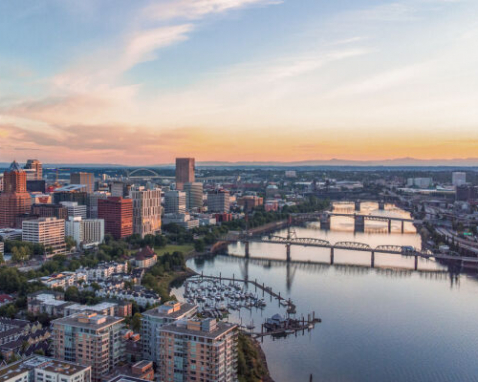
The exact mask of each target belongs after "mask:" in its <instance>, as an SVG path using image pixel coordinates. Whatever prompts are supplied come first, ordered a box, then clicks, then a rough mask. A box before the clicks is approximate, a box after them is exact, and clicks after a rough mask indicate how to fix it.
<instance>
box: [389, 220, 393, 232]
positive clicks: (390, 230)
mask: <svg viewBox="0 0 478 382" xmlns="http://www.w3.org/2000/svg"><path fill="white" fill-rule="evenodd" d="M391 232H392V219H389V220H388V233H391Z"/></svg>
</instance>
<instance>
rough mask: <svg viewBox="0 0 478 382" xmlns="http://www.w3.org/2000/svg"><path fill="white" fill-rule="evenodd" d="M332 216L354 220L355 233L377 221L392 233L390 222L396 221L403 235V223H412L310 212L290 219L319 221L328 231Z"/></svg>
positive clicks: (393, 218)
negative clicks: (366, 223) (385, 224)
mask: <svg viewBox="0 0 478 382" xmlns="http://www.w3.org/2000/svg"><path fill="white" fill-rule="evenodd" d="M333 216H342V217H347V218H352V219H354V230H355V231H356V232H363V231H364V230H365V221H366V220H370V221H379V222H385V223H387V226H388V232H389V233H390V232H392V222H393V221H398V222H401V232H402V233H403V232H404V230H405V222H410V223H413V221H414V220H413V219H408V218H400V217H394V216H383V215H366V214H357V213H355V214H346V213H338V212H330V211H327V212H312V213H305V214H294V215H292V219H293V220H296V221H300V220H316V219H319V220H320V226H321V228H323V229H330V222H331V218H332V217H333Z"/></svg>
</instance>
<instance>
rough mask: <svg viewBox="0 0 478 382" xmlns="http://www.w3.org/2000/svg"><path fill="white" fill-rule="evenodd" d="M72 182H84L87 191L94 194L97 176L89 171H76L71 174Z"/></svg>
mask: <svg viewBox="0 0 478 382" xmlns="http://www.w3.org/2000/svg"><path fill="white" fill-rule="evenodd" d="M70 184H84V185H85V186H86V192H87V193H88V194H92V193H93V191H94V187H95V177H94V176H93V174H91V173H89V172H75V173H72V174H71V175H70Z"/></svg>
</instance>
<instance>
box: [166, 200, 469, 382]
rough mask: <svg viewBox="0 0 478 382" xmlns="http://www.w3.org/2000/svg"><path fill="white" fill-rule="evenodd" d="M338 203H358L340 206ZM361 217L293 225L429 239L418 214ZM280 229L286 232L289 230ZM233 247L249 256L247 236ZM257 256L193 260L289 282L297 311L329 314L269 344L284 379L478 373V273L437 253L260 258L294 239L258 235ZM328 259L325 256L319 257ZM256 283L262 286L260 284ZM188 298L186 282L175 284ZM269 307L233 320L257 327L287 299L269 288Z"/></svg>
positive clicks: (340, 234)
mask: <svg viewBox="0 0 478 382" xmlns="http://www.w3.org/2000/svg"><path fill="white" fill-rule="evenodd" d="M335 209H336V210H337V211H338V212H344V211H348V212H353V211H352V210H350V208H349V207H347V206H336V207H335ZM361 212H362V213H373V214H374V215H376V214H383V215H384V216H396V217H404V218H409V214H408V213H407V212H405V211H402V210H399V209H396V208H394V207H393V206H387V208H386V210H385V211H379V210H378V209H377V205H376V204H375V203H363V204H362V211H361ZM353 228H354V223H353V220H352V219H350V218H347V217H333V218H332V223H331V229H330V230H328V231H325V230H321V229H320V224H319V223H315V222H312V223H308V224H306V225H305V226H301V227H294V229H293V232H292V233H293V234H294V232H295V234H296V235H297V237H311V238H320V239H324V240H328V241H329V242H331V243H335V242H338V241H354V242H360V243H365V244H369V245H370V246H372V247H376V246H377V245H383V244H394V245H405V246H413V247H415V248H420V247H421V238H420V236H419V235H418V234H417V233H416V230H415V228H414V226H413V225H412V224H411V223H406V225H405V232H404V233H402V232H401V227H400V223H399V222H397V223H394V224H393V226H392V232H391V233H388V229H387V226H386V223H383V222H369V221H367V222H366V228H365V232H362V233H354V229H353ZM274 234H275V235H281V236H286V235H287V231H286V230H281V231H279V232H276V233H274ZM229 253H230V254H234V255H238V256H244V247H243V245H241V244H235V245H231V246H230V247H229ZM250 253H251V258H250V259H249V260H247V259H245V258H243V257H242V258H238V257H236V256H234V257H232V256H216V257H212V258H208V259H193V260H190V261H189V262H188V266H189V267H191V268H192V269H194V270H196V271H197V272H199V273H201V272H203V273H204V274H205V275H220V274H221V275H222V276H228V277H231V276H233V275H234V277H236V278H244V277H245V276H246V275H247V276H248V277H249V279H250V280H254V279H257V280H258V281H260V282H261V283H262V282H264V283H265V285H267V286H270V287H272V288H273V290H274V291H277V292H278V291H280V292H281V295H283V296H286V297H287V298H290V299H292V301H293V302H294V303H295V304H296V305H297V316H301V315H305V316H307V314H308V313H311V312H312V311H314V312H315V314H316V316H318V317H320V318H321V319H322V323H320V324H317V325H316V327H315V329H313V330H311V331H307V332H305V333H304V334H303V335H302V334H300V335H297V336H294V335H292V336H289V337H287V338H281V339H273V338H270V337H266V338H265V339H264V342H263V344H262V347H263V349H264V352H265V354H266V356H267V361H268V364H269V369H270V372H271V375H272V377H273V379H274V380H275V381H276V382H291V381H294V382H295V381H298V382H302V381H303V382H306V381H309V378H310V375H312V376H313V381H347V382H348V381H357V382H359V381H360V382H361V381H423V382H425V381H434V382H438V381H478V367H477V366H476V365H477V360H478V345H477V339H478V325H477V324H476V317H478V299H477V298H476V297H477V295H478V282H477V280H476V278H475V277H474V276H472V275H469V274H464V273H462V274H459V275H456V274H455V273H451V272H448V267H447V266H444V265H441V264H438V263H437V262H435V261H433V260H425V259H420V261H419V263H418V271H415V270H414V259H413V258H411V257H404V256H399V255H385V254H376V255H375V268H371V267H370V260H371V259H370V253H368V252H358V251H345V250H335V255H334V265H330V250H329V249H325V248H310V247H309V248H303V247H294V246H293V247H292V251H291V255H292V260H293V261H295V260H301V261H305V262H307V261H311V262H313V263H311V264H307V263H305V262H302V263H294V262H292V263H291V264H289V265H287V264H286V263H285V262H283V261H281V262H275V261H270V262H268V261H263V260H262V261H257V260H254V258H261V259H263V258H269V259H281V260H284V259H285V256H286V251H285V247H284V246H283V245H277V244H265V243H253V244H251V246H250ZM316 263H322V264H316ZM249 290H250V291H252V292H254V293H257V294H260V295H261V296H262V292H260V291H257V292H256V291H255V288H254V287H253V286H250V287H249ZM173 293H174V294H176V295H177V297H178V298H180V299H181V293H182V287H180V288H178V289H175V290H173ZM266 301H267V303H268V305H267V307H266V308H265V309H264V310H260V309H255V308H252V310H246V309H243V310H241V311H240V312H239V313H238V312H233V313H232V315H231V316H230V318H229V320H230V321H233V322H237V323H241V322H242V324H243V325H247V324H250V323H252V322H253V323H254V325H256V329H255V331H260V324H261V323H262V322H263V321H264V319H265V318H267V317H271V316H272V315H273V314H275V313H281V314H283V315H285V308H283V307H281V306H279V304H278V302H277V300H272V301H271V299H270V298H269V297H268V296H267V295H266Z"/></svg>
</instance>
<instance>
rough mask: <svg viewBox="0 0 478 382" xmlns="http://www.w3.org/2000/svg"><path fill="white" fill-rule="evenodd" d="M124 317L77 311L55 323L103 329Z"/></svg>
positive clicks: (53, 322) (54, 323) (122, 319)
mask: <svg viewBox="0 0 478 382" xmlns="http://www.w3.org/2000/svg"><path fill="white" fill-rule="evenodd" d="M122 321H124V318H121V317H113V316H103V315H101V314H96V313H76V314H72V315H71V316H67V317H63V318H59V319H57V320H53V321H52V324H53V325H68V326H73V327H76V328H89V329H102V328H105V327H108V326H110V325H114V324H118V323H120V322H122Z"/></svg>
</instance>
